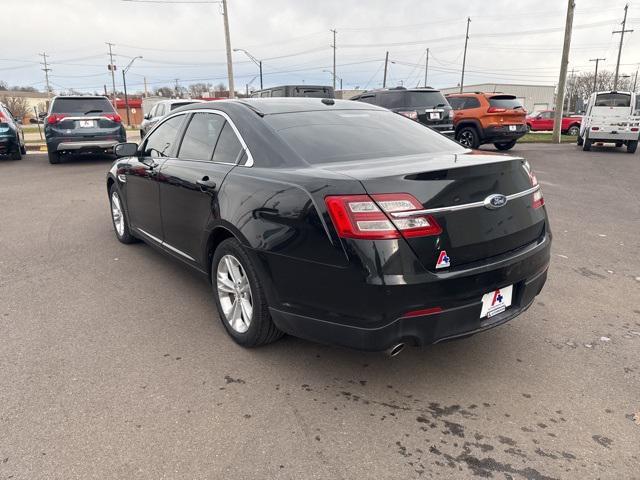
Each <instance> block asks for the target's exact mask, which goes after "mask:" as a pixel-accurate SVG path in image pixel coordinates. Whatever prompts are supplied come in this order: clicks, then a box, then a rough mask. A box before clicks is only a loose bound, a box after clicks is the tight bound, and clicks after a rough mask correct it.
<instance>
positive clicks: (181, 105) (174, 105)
mask: <svg viewBox="0 0 640 480" xmlns="http://www.w3.org/2000/svg"><path fill="white" fill-rule="evenodd" d="M192 103H195V102H178V103H172V104H171V106H170V107H169V111H174V110H175V109H176V108H180V107H184V106H185V105H191V104H192Z"/></svg>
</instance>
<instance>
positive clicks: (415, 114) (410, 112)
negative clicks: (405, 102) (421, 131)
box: [398, 110, 418, 120]
mask: <svg viewBox="0 0 640 480" xmlns="http://www.w3.org/2000/svg"><path fill="white" fill-rule="evenodd" d="M398 113H399V114H400V115H402V116H403V117H407V118H410V119H411V120H418V112H416V111H415V110H407V111H403V112H398Z"/></svg>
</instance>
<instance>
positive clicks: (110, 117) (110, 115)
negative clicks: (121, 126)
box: [104, 113, 122, 123]
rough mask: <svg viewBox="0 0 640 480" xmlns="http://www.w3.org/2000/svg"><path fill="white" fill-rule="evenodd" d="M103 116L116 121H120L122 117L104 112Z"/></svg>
mask: <svg viewBox="0 0 640 480" xmlns="http://www.w3.org/2000/svg"><path fill="white" fill-rule="evenodd" d="M104 116H105V117H106V118H108V119H109V120H111V121H113V122H116V123H120V122H122V117H121V116H120V115H118V114H117V113H105V114H104Z"/></svg>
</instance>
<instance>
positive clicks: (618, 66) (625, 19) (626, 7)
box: [613, 4, 633, 90]
mask: <svg viewBox="0 0 640 480" xmlns="http://www.w3.org/2000/svg"><path fill="white" fill-rule="evenodd" d="M628 9H629V4H626V5H625V6H624V19H623V20H622V30H615V31H614V32H613V33H619V34H620V46H619V47H618V61H617V62H616V75H615V76H614V77H613V89H614V90H617V88H618V71H619V70H620V56H621V55H622V41H623V40H624V34H625V33H627V32H629V33H630V32H633V30H625V28H624V27H626V26H627V10H628Z"/></svg>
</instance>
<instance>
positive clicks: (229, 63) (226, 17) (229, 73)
mask: <svg viewBox="0 0 640 480" xmlns="http://www.w3.org/2000/svg"><path fill="white" fill-rule="evenodd" d="M222 15H224V38H225V42H226V44H227V76H228V77H229V98H235V97H236V93H235V85H234V84H233V59H232V58H231V35H229V12H228V11H227V0H222Z"/></svg>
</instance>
